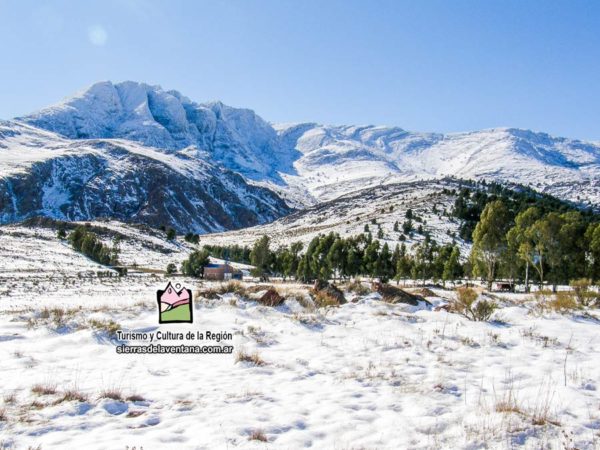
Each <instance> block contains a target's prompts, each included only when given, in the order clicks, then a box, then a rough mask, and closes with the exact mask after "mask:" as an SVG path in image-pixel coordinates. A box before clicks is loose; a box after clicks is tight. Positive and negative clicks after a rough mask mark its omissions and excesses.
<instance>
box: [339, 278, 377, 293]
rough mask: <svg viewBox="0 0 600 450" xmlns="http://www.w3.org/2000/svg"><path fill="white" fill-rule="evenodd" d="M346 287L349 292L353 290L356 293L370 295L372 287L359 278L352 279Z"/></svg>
mask: <svg viewBox="0 0 600 450" xmlns="http://www.w3.org/2000/svg"><path fill="white" fill-rule="evenodd" d="M344 287H345V288H346V290H347V291H348V292H352V293H354V294H356V295H368V294H370V293H371V289H370V288H369V286H367V285H366V284H363V283H361V282H360V281H358V280H352V281H351V282H350V283H348V284H347V285H346V286H344Z"/></svg>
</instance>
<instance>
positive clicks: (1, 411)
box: [0, 408, 8, 422]
mask: <svg viewBox="0 0 600 450" xmlns="http://www.w3.org/2000/svg"><path fill="white" fill-rule="evenodd" d="M7 420H8V414H6V409H5V408H0V422H6V421H7Z"/></svg>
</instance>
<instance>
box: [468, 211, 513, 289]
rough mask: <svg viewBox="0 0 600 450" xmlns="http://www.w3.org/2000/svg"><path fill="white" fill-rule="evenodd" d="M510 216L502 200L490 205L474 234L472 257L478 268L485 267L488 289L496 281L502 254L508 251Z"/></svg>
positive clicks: (483, 213)
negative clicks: (507, 237) (507, 240)
mask: <svg viewBox="0 0 600 450" xmlns="http://www.w3.org/2000/svg"><path fill="white" fill-rule="evenodd" d="M509 225H510V214H509V211H508V209H507V208H506V206H505V205H504V203H503V202H502V201H501V200H496V201H493V202H491V203H488V204H487V205H486V206H485V208H484V209H483V212H482V213H481V217H480V219H479V222H478V223H477V226H476V227H475V231H474V232H473V250H472V256H473V260H474V262H476V263H477V265H478V267H481V266H483V268H484V271H485V278H486V281H487V284H488V289H490V290H491V288H492V283H493V282H494V280H495V279H496V270H497V267H498V263H499V261H500V258H501V257H502V254H503V253H504V252H505V251H506V248H507V243H506V233H507V231H508V227H509Z"/></svg>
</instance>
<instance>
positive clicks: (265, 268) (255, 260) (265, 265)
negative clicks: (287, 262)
mask: <svg viewBox="0 0 600 450" xmlns="http://www.w3.org/2000/svg"><path fill="white" fill-rule="evenodd" d="M269 243H270V239H269V237H268V236H266V235H263V236H262V237H261V238H260V239H259V240H258V241H256V242H255V243H254V246H253V247H252V251H251V252H250V264H252V265H253V266H254V269H252V274H253V275H254V276H255V277H260V278H261V279H263V280H266V279H267V276H268V274H269V273H270V268H271V262H272V258H271V252H270V250H269Z"/></svg>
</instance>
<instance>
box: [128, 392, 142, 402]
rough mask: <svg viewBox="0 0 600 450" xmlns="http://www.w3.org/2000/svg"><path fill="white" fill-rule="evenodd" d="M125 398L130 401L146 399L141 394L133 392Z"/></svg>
mask: <svg viewBox="0 0 600 450" xmlns="http://www.w3.org/2000/svg"><path fill="white" fill-rule="evenodd" d="M125 400H127V401H128V402H144V401H146V399H145V398H144V397H142V396H141V395H139V394H131V395H129V396H128V397H127V398H126V399H125Z"/></svg>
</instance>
